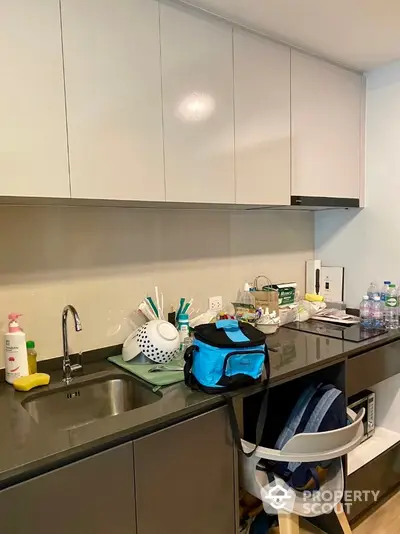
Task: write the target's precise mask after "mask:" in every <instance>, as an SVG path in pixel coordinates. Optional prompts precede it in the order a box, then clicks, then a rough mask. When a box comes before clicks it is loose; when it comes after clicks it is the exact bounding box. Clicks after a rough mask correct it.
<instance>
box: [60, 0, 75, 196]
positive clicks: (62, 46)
mask: <svg viewBox="0 0 400 534" xmlns="http://www.w3.org/2000/svg"><path fill="white" fill-rule="evenodd" d="M58 9H59V16H60V30H61V34H60V38H61V58H62V75H63V86H64V113H65V132H66V140H67V165H68V180H69V196H70V198H72V183H71V157H70V146H69V129H68V110H67V84H66V80H65V56H64V31H63V19H62V6H61V0H58Z"/></svg>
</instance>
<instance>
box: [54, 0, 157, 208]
mask: <svg viewBox="0 0 400 534" xmlns="http://www.w3.org/2000/svg"><path fill="white" fill-rule="evenodd" d="M61 4H62V20H63V39H64V57H65V80H66V95H67V118H68V133H69V149H70V166H71V167H70V169H71V187H72V196H73V197H78V198H104V199H120V200H165V184H164V162H163V140H162V111H161V67H160V40H159V7H158V3H157V2H156V1H155V0H116V1H110V0H85V1H82V0H62V2H61Z"/></svg>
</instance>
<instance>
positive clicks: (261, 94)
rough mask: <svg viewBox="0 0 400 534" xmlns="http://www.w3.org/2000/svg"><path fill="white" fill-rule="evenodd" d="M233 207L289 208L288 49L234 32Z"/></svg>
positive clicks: (254, 36)
mask: <svg viewBox="0 0 400 534" xmlns="http://www.w3.org/2000/svg"><path fill="white" fill-rule="evenodd" d="M234 72H235V79H234V88H235V162H236V165H235V172H236V202H237V203H238V204H264V205H265V204H270V205H288V204H290V49H289V48H288V47H285V46H281V45H278V44H275V43H273V42H271V41H268V40H267V39H264V38H262V37H259V36H257V35H254V34H251V33H249V32H246V31H244V30H240V29H236V28H235V29H234Z"/></svg>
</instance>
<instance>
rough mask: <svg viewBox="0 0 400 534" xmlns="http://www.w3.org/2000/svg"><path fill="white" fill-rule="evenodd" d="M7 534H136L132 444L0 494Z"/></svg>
mask: <svg viewBox="0 0 400 534" xmlns="http://www.w3.org/2000/svg"><path fill="white" fill-rule="evenodd" d="M0 518H1V519H0V521H1V527H0V531H1V532H4V534H27V533H29V534H114V533H115V534H135V532H136V519H135V500H134V473H133V451H132V443H126V444H124V445H121V446H119V447H115V448H114V449H110V450H108V451H105V452H102V453H100V454H96V455H94V456H91V457H89V458H86V459H84V460H81V461H79V462H75V463H73V464H70V465H68V466H66V467H62V468H60V469H56V470H54V471H51V472H49V473H46V474H45V475H41V476H38V477H36V478H33V479H31V480H28V481H27V482H23V483H21V484H18V485H16V486H13V487H11V488H8V489H6V490H3V491H1V492H0Z"/></svg>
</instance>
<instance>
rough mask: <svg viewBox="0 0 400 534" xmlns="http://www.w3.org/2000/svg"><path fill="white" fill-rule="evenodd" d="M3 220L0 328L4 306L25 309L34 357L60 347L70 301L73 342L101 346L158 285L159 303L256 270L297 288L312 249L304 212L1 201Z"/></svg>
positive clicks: (122, 332) (202, 303)
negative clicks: (78, 327)
mask: <svg viewBox="0 0 400 534" xmlns="http://www.w3.org/2000/svg"><path fill="white" fill-rule="evenodd" d="M0 229H1V230H0V251H1V259H0V334H1V331H4V329H5V328H6V327H7V314H8V313H9V312H11V311H15V312H20V313H23V314H24V316H23V317H21V324H22V326H23V328H24V329H25V332H26V334H27V336H28V338H29V339H34V340H35V341H36V342H37V350H38V353H39V357H40V359H47V358H51V357H54V356H59V355H60V354H61V351H62V350H61V311H62V309H63V307H64V305H65V304H67V303H70V304H74V305H75V306H76V308H77V310H78V312H79V314H80V316H81V320H82V326H83V330H82V332H80V333H79V334H76V333H75V332H73V331H72V328H71V327H70V342H71V349H72V350H74V351H75V350H88V349H92V348H98V347H104V346H107V345H113V344H117V343H120V342H122V341H123V340H124V338H125V337H126V336H127V334H128V333H129V331H130V324H129V317H130V315H131V313H132V311H133V310H134V309H135V307H136V306H137V304H138V303H139V302H140V300H141V299H142V298H143V297H144V296H145V295H146V294H147V292H150V294H151V293H152V292H153V291H154V285H155V284H158V285H159V286H160V288H161V289H162V291H163V292H164V296H165V305H166V307H169V305H170V304H172V303H173V304H175V305H176V304H177V302H178V299H179V297H180V296H185V297H188V298H190V297H193V298H194V299H195V304H194V307H195V308H201V309H202V310H204V309H205V307H206V306H207V304H208V300H207V297H208V296H212V295H222V296H223V298H224V300H225V302H229V301H231V300H232V299H235V297H236V294H237V290H238V288H239V287H242V284H243V282H244V281H245V280H250V281H252V280H253V279H254V277H255V276H256V275H259V274H267V275H268V276H270V277H271V279H272V280H274V281H276V282H287V281H297V282H298V283H299V288H300V290H302V289H304V279H305V274H304V266H305V261H306V260H307V259H310V258H312V257H313V254H314V251H313V247H314V219H313V216H312V214H310V213H292V212H291V213H288V212H278V211H273V212H262V211H256V212H228V211H195V210H186V211H184V210H175V211H166V210H164V211H163V210H149V209H128V208H100V207H98V208H89V207H82V208H65V207H64V208H56V207H5V206H3V207H0ZM2 352H3V351H2V350H1V349H0V368H1V367H3V354H2Z"/></svg>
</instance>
